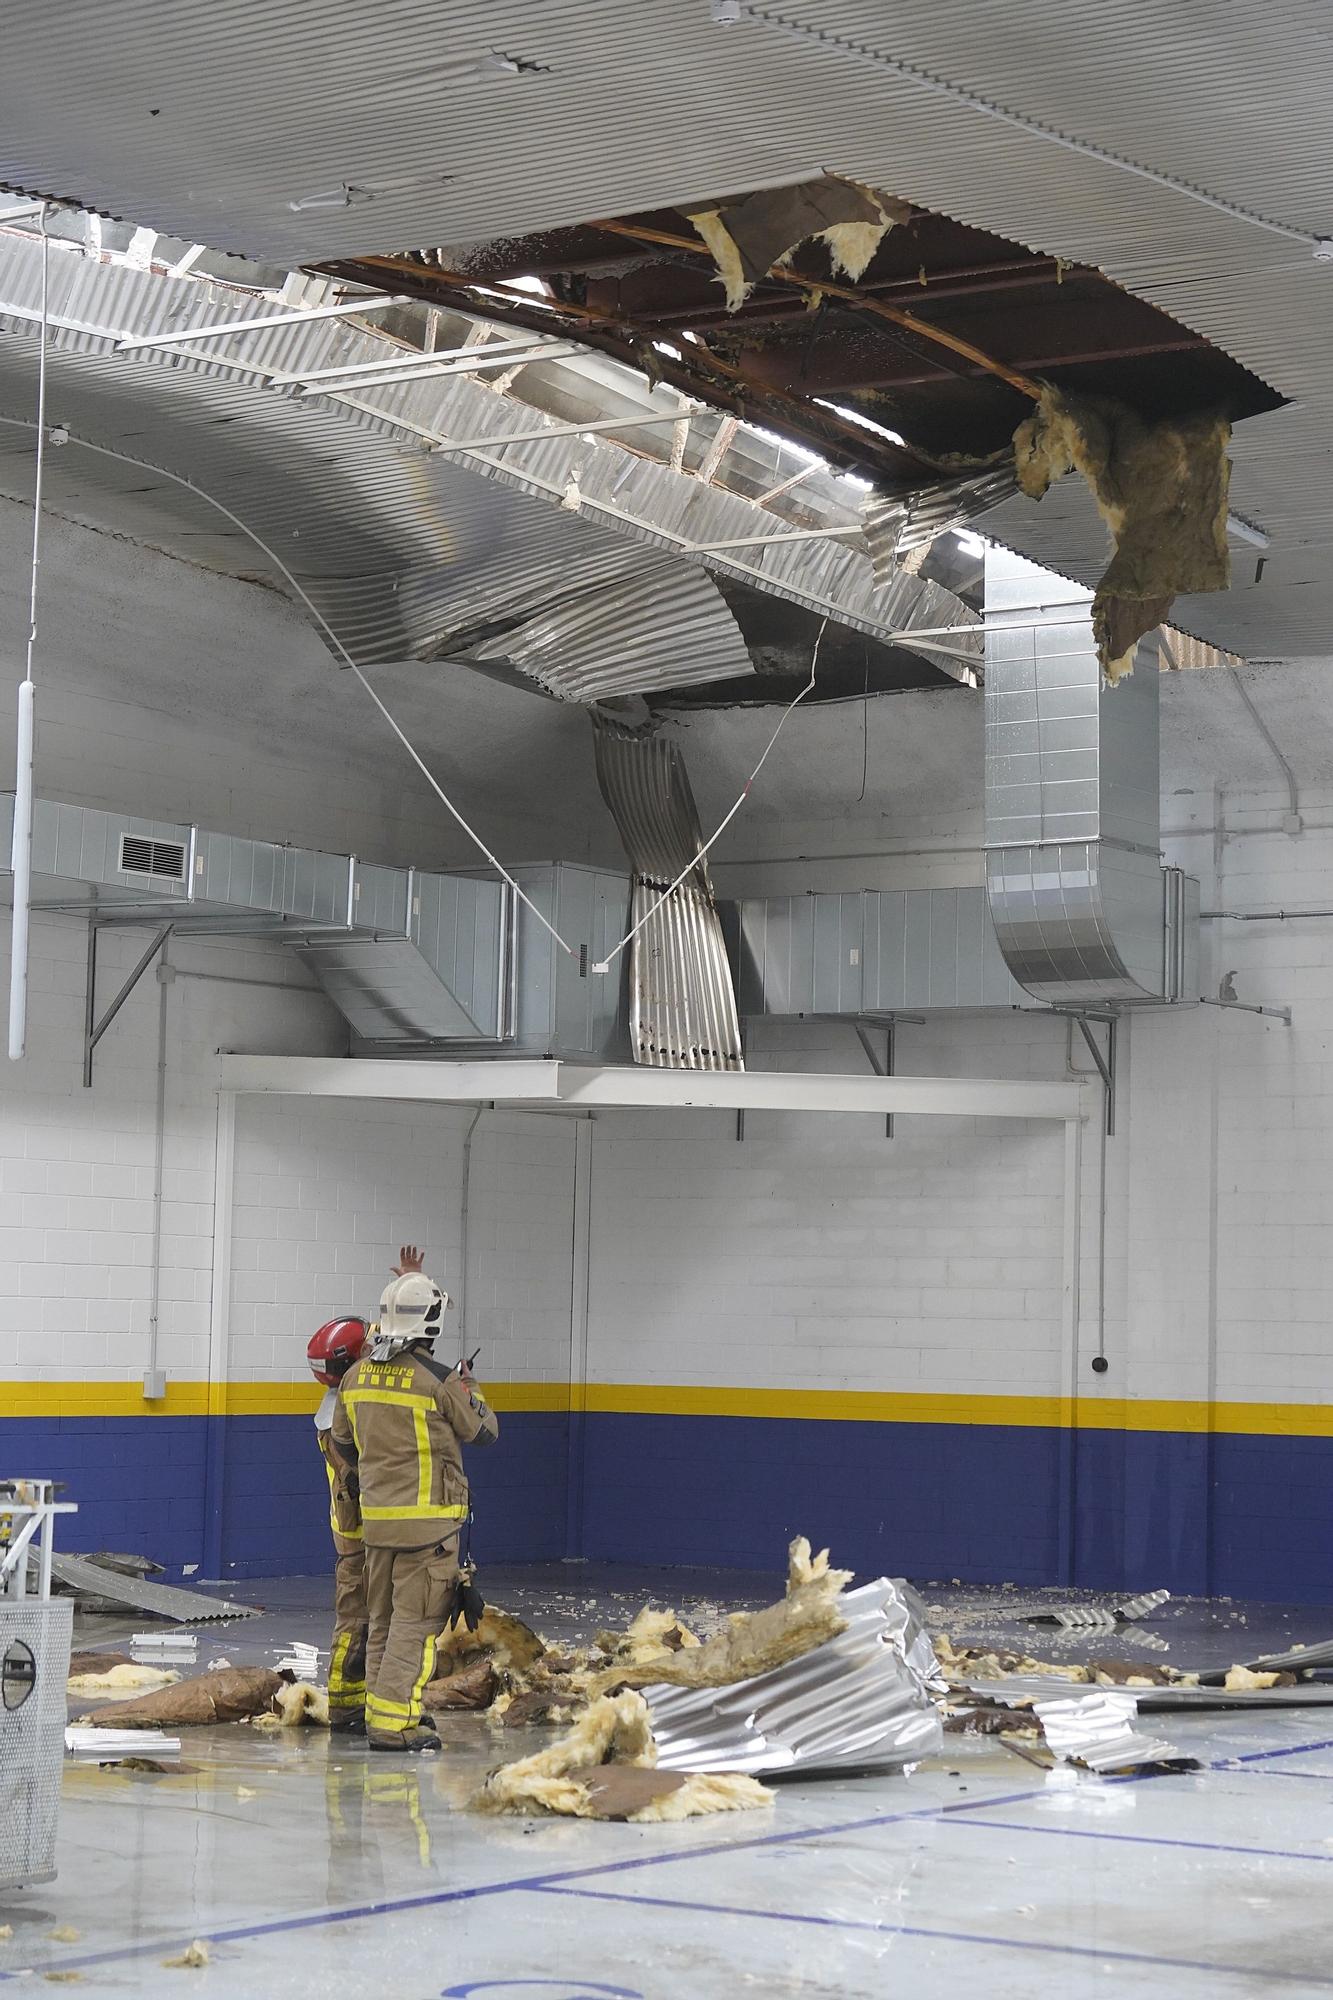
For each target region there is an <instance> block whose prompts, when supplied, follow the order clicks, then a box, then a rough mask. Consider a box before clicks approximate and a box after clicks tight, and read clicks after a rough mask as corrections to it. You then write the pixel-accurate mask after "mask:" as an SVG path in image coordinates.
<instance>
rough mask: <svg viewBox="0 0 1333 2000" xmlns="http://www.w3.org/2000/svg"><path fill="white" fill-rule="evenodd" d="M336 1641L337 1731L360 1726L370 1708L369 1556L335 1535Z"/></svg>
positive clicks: (333, 1720) (332, 1662)
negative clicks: (367, 1693) (367, 1686)
mask: <svg viewBox="0 0 1333 2000" xmlns="http://www.w3.org/2000/svg"><path fill="white" fill-rule="evenodd" d="M333 1546H334V1550H335V1557H334V1568H333V1641H332V1646H331V1649H330V1656H329V1721H330V1724H331V1725H332V1727H333V1728H334V1729H348V1728H350V1727H351V1726H352V1724H353V1723H355V1722H359V1721H360V1720H361V1718H362V1716H363V1715H364V1713H365V1707H366V1636H367V1630H368V1625H369V1620H368V1617H367V1612H366V1552H365V1548H364V1546H363V1545H362V1543H361V1542H359V1541H353V1540H352V1539H351V1538H350V1536H347V1535H335V1536H334V1538H333Z"/></svg>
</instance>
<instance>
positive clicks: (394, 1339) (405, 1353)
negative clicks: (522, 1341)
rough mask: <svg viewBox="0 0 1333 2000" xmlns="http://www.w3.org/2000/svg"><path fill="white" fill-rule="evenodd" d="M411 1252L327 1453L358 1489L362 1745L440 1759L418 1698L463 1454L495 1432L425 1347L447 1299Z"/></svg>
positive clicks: (449, 1552)
mask: <svg viewBox="0 0 1333 2000" xmlns="http://www.w3.org/2000/svg"><path fill="white" fill-rule="evenodd" d="M422 1263H423V1259H422V1254H421V1252H420V1251H419V1250H418V1249H416V1247H415V1246H414V1245H412V1244H407V1245H405V1246H404V1248H403V1249H402V1250H401V1251H400V1252H399V1260H398V1264H397V1265H396V1267H395V1275H394V1278H393V1280H392V1282H391V1283H390V1284H389V1285H387V1286H386V1288H385V1291H384V1296H383V1297H382V1299H381V1300H380V1316H379V1321H378V1324H377V1325H376V1326H373V1327H372V1328H371V1330H370V1350H369V1353H368V1354H367V1355H364V1356H363V1357H362V1359H361V1360H360V1361H358V1362H357V1363H356V1365H355V1367H353V1368H351V1369H350V1370H349V1371H348V1373H347V1374H346V1375H345V1376H344V1377H343V1379H342V1383H341V1386H340V1388H339V1391H338V1399H337V1406H336V1408H335V1411H334V1416H333V1449H334V1451H335V1452H336V1453H337V1454H338V1456H339V1458H340V1459H341V1460H342V1462H343V1464H344V1465H345V1466H347V1467H348V1468H354V1469H355V1472H356V1476H357V1478H358V1479H359V1482H360V1494H361V1519H362V1526H363V1530H364V1534H365V1547H366V1601H367V1610H368V1613H369V1619H370V1630H369V1636H368V1639H367V1644H366V1735H367V1738H368V1740H369V1743H370V1747H371V1749H372V1750H438V1749H439V1747H440V1739H439V1737H438V1736H437V1735H436V1734H435V1733H434V1730H433V1728H431V1727H429V1726H427V1725H426V1724H425V1723H424V1722H423V1716H422V1702H421V1696H422V1692H423V1690H424V1689H425V1687H426V1686H427V1684H428V1682H429V1681H430V1678H431V1675H432V1673H433V1672H434V1669H435V1641H436V1637H437V1635H438V1634H439V1632H440V1630H441V1628H442V1626H443V1624H444V1622H445V1618H446V1616H447V1614H448V1611H449V1607H450V1604H451V1602H452V1600H453V1596H454V1586H455V1584H456V1583H457V1580H458V1540H459V1535H460V1532H461V1530H462V1526H463V1523H464V1521H465V1520H466V1519H467V1515H468V1487H467V1480H466V1478H465V1477H464V1474H463V1459H462V1452H461V1449H460V1448H461V1446H463V1445H465V1444H492V1443H494V1441H495V1439H496V1437H497V1436H498V1434H499V1425H498V1424H497V1422H496V1419H495V1416H494V1414H493V1412H492V1411H491V1410H489V1409H488V1408H487V1406H486V1404H485V1402H484V1401H483V1400H482V1398H481V1396H480V1395H479V1394H478V1392H477V1389H476V1386H475V1384H474V1383H473V1381H472V1378H471V1376H470V1374H469V1373H468V1370H467V1365H466V1363H464V1362H460V1363H459V1365H458V1367H457V1368H456V1369H454V1368H446V1367H445V1365H444V1364H443V1362H440V1361H437V1360H436V1359H435V1357H434V1355H433V1354H432V1352H431V1348H432V1346H433V1344H434V1341H435V1339H436V1337H437V1335H438V1334H439V1332H440V1325H441V1321H442V1319H443V1316H444V1310H445V1307H446V1306H447V1304H448V1299H447V1298H446V1296H445V1294H444V1293H443V1292H442V1291H441V1290H440V1288H439V1286H438V1285H437V1284H435V1283H434V1281H433V1280H432V1279H431V1278H428V1277H427V1276H426V1273H425V1272H424V1270H423V1269H422Z"/></svg>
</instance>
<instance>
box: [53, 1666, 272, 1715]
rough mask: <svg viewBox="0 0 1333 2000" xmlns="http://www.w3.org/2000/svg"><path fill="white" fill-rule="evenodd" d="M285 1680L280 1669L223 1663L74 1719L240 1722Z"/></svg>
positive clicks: (266, 1701) (260, 1708)
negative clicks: (173, 1683) (190, 1677)
mask: <svg viewBox="0 0 1333 2000" xmlns="http://www.w3.org/2000/svg"><path fill="white" fill-rule="evenodd" d="M286 1685H287V1683H286V1682H285V1681H284V1680H283V1678H282V1676H281V1674H276V1673H273V1672H272V1671H271V1670H270V1669H269V1668H268V1667H223V1668H220V1669H219V1670H218V1671H217V1672H216V1673H211V1674H199V1675H197V1676H196V1677H195V1678H194V1679H193V1680H188V1681H177V1682H176V1684H175V1685H174V1686H173V1687H164V1688H159V1689H158V1691H157V1693H156V1694H147V1695H144V1696H142V1698H141V1699H139V1700H138V1701H126V1702H117V1703H116V1704H115V1705H114V1706H113V1707H111V1708H103V1709H95V1710H94V1711H93V1712H92V1713H91V1714H90V1715H85V1716H80V1717H79V1720H80V1721H81V1722H91V1723H94V1724H96V1723H97V1722H99V1721H101V1720H106V1721H114V1725H115V1727H116V1728H118V1729H158V1728H162V1727H166V1728H171V1729H180V1728H186V1727H188V1728H195V1727H198V1726H200V1725H202V1724H207V1723H211V1722H244V1721H247V1720H248V1719H249V1717H250V1716H252V1715H259V1714H261V1713H262V1712H263V1710H265V1709H266V1708H268V1707H270V1705H271V1704H272V1701H273V1697H274V1695H275V1694H276V1693H277V1692H278V1689H279V1688H281V1687H284V1686H286Z"/></svg>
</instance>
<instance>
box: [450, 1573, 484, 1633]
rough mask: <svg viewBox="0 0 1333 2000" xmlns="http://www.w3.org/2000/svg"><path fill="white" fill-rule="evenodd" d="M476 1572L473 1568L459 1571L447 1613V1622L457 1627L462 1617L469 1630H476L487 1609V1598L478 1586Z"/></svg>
mask: <svg viewBox="0 0 1333 2000" xmlns="http://www.w3.org/2000/svg"><path fill="white" fill-rule="evenodd" d="M476 1574H477V1573H476V1571H475V1570H472V1569H466V1570H460V1571H459V1574H458V1580H457V1582H456V1583H455V1584H454V1588H453V1594H452V1595H451V1597H450V1599H449V1608H448V1610H447V1612H446V1614H445V1623H446V1624H448V1625H450V1626H455V1627H456V1626H457V1624H458V1621H459V1619H460V1618H461V1619H462V1621H463V1623H464V1624H465V1625H466V1626H467V1629H468V1631H469V1632H475V1631H476V1629H477V1627H478V1626H479V1625H480V1623H481V1615H482V1613H483V1611H485V1609H486V1600H485V1598H484V1597H483V1596H482V1594H481V1592H480V1591H479V1590H478V1588H477V1583H476Z"/></svg>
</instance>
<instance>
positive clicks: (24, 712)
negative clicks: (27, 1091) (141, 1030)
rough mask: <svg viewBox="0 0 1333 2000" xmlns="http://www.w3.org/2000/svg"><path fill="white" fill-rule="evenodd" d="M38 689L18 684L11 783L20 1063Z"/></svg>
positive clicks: (12, 967) (12, 1025)
mask: <svg viewBox="0 0 1333 2000" xmlns="http://www.w3.org/2000/svg"><path fill="white" fill-rule="evenodd" d="M36 708H37V689H36V688H35V687H34V685H33V683H32V682H31V681H30V680H25V681H20V683H19V726H18V773H17V777H16V779H15V784H14V838H13V844H12V847H11V851H10V867H11V868H12V870H13V873H14V916H13V922H12V925H11V935H12V947H13V948H12V953H11V957H10V961H9V1060H10V1061H11V1062H22V1060H23V1051H24V1045H25V1042H26V1040H27V1027H28V913H29V910H30V909H31V906H32V745H33V723H34V719H35V715H36Z"/></svg>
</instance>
